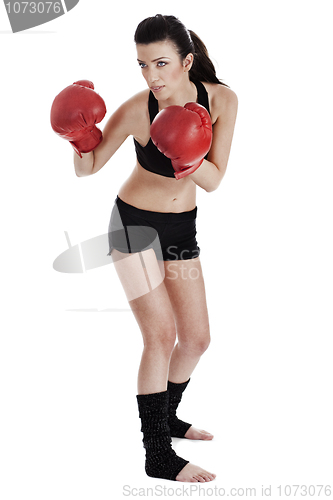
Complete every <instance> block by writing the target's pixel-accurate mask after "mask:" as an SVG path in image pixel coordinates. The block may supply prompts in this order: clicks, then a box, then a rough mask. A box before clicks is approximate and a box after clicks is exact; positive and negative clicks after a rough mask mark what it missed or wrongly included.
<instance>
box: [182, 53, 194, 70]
mask: <svg viewBox="0 0 333 500" xmlns="http://www.w3.org/2000/svg"><path fill="white" fill-rule="evenodd" d="M193 61H194V56H193V54H192V53H191V52H190V53H189V54H187V56H186V57H185V59H184V61H183V68H184V71H185V72H188V71H190V69H191V68H192V66H193Z"/></svg>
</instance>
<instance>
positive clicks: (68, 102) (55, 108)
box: [51, 80, 106, 158]
mask: <svg viewBox="0 0 333 500" xmlns="http://www.w3.org/2000/svg"><path fill="white" fill-rule="evenodd" d="M105 114H106V107H105V102H104V101H103V99H102V98H101V96H99V95H98V94H96V92H95V91H94V84H93V83H92V82H90V81H89V80H79V81H78V82H75V83H73V85H69V87H66V88H65V89H64V90H62V91H61V92H60V94H58V95H57V96H56V98H55V99H54V101H53V104H52V107H51V126H52V128H53V130H54V131H55V132H56V133H57V134H58V135H60V137H62V138H63V139H66V140H67V141H69V142H70V143H71V145H72V146H73V148H74V151H75V152H76V153H77V154H78V155H79V156H80V157H81V158H82V155H81V153H89V152H90V151H92V150H93V149H95V148H96V147H97V146H98V144H99V143H100V142H101V141H102V139H103V135H102V132H101V131H100V130H99V128H97V127H96V125H95V123H99V122H101V121H102V120H103V118H104V116H105Z"/></svg>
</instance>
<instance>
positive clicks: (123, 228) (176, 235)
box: [108, 196, 200, 260]
mask: <svg viewBox="0 0 333 500" xmlns="http://www.w3.org/2000/svg"><path fill="white" fill-rule="evenodd" d="M196 217H197V207H195V208H194V209H193V210H190V211H189V212H180V213H175V212H152V211H150V210H141V209H140V208H136V207H133V206H132V205H129V204H128V203H125V202H124V201H122V200H121V199H120V198H119V197H118V196H117V198H116V200H115V204H114V206H113V209H112V213H111V218H110V223H109V230H108V235H109V253H108V255H111V252H112V250H113V249H114V248H115V249H117V250H119V251H120V252H123V253H135V252H141V251H142V250H147V249H148V248H153V249H154V250H155V253H156V257H157V259H158V260H188V259H194V258H195V257H198V256H199V254H200V248H199V247H198V244H197V240H196V238H195V236H196V233H197V231H196Z"/></svg>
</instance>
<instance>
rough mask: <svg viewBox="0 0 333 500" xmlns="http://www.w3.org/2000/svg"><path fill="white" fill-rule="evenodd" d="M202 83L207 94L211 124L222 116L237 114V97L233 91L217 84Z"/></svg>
mask: <svg viewBox="0 0 333 500" xmlns="http://www.w3.org/2000/svg"><path fill="white" fill-rule="evenodd" d="M202 83H203V85H204V86H205V88H206V90H207V92H208V96H209V104H210V110H211V117H212V122H213V123H215V122H216V120H217V119H218V118H219V116H221V115H222V114H223V115H224V114H226V113H230V114H232V115H236V114H237V109H238V97H237V94H236V93H235V92H234V91H233V90H231V89H230V88H229V87H226V86H225V85H220V84H218V83H206V82H202Z"/></svg>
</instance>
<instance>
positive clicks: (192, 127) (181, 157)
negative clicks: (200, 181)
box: [150, 102, 213, 179]
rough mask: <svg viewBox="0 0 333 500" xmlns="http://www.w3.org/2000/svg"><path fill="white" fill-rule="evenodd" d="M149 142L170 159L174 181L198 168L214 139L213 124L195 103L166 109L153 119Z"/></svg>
mask: <svg viewBox="0 0 333 500" xmlns="http://www.w3.org/2000/svg"><path fill="white" fill-rule="evenodd" d="M150 136H151V140H152V141H153V143H154V144H155V146H156V147H157V148H158V149H159V150H160V151H161V153H163V154H164V155H165V156H167V157H168V158H170V160H171V163H172V166H173V168H174V170H175V177H176V179H181V178H182V177H185V176H187V175H189V174H192V173H193V172H195V170H197V168H199V167H200V165H201V163H202V162H203V160H204V157H205V156H206V154H207V153H208V151H209V150H210V147H211V145H212V139H213V131H212V122H211V120H210V116H209V113H208V111H207V109H206V108H204V107H203V106H201V104H197V103H196V102H188V103H187V104H185V106H184V107H182V106H169V107H167V108H165V109H162V111H160V112H159V113H158V115H156V117H155V119H154V121H153V123H152V124H151V127H150Z"/></svg>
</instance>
